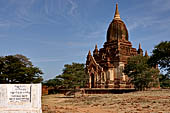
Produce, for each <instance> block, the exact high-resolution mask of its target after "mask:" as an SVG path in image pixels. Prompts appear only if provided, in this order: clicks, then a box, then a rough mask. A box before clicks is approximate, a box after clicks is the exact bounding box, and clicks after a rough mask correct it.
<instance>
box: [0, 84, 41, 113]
mask: <svg viewBox="0 0 170 113" xmlns="http://www.w3.org/2000/svg"><path fill="white" fill-rule="evenodd" d="M0 113H42V109H41V84H0Z"/></svg>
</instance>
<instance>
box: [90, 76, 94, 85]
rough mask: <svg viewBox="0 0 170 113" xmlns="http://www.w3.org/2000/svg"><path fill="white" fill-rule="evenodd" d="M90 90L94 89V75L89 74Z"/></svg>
mask: <svg viewBox="0 0 170 113" xmlns="http://www.w3.org/2000/svg"><path fill="white" fill-rule="evenodd" d="M91 88H94V74H91Z"/></svg>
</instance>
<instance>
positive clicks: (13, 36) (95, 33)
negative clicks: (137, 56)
mask: <svg viewBox="0 0 170 113" xmlns="http://www.w3.org/2000/svg"><path fill="white" fill-rule="evenodd" d="M116 2H118V4H119V12H120V16H121V18H122V20H123V21H124V22H125V24H126V26H127V29H128V31H129V39H130V41H131V42H132V44H133V47H135V48H138V45H139V42H140V43H141V45H142V49H143V50H144V51H145V50H148V53H149V54H151V51H152V49H153V48H154V46H155V45H156V44H158V43H159V42H160V41H165V40H168V41H170V36H169V35H170V13H169V12H170V0H121V1H120V0H0V55H1V56H5V55H14V54H23V55H25V56H27V57H28V58H30V60H31V61H32V62H33V64H34V65H35V66H38V67H39V68H40V69H42V70H43V72H44V75H43V77H44V79H45V80H47V79H50V78H54V77H55V76H56V75H58V74H60V73H62V69H63V67H64V64H70V63H72V62H79V63H85V61H86V56H87V53H88V51H89V50H91V51H93V49H94V47H95V44H97V45H98V48H101V47H102V46H103V44H104V42H105V41H106V31H107V28H108V26H109V24H110V22H111V21H112V19H113V16H114V11H115V5H116Z"/></svg>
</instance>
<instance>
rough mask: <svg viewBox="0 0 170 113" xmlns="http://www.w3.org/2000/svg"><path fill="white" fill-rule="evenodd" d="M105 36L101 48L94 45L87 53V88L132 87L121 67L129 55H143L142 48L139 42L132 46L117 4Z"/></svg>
mask: <svg viewBox="0 0 170 113" xmlns="http://www.w3.org/2000/svg"><path fill="white" fill-rule="evenodd" d="M106 38H107V39H106V42H105V43H104V45H103V48H101V49H98V48H97V45H96V46H95V49H94V51H93V55H92V53H91V52H90V51H89V53H88V55H87V61H86V68H87V72H88V75H89V84H88V88H132V87H133V85H132V84H130V78H128V76H127V75H125V74H124V73H123V69H124V67H125V65H126V64H127V59H128V58H129V57H131V56H136V55H143V50H142V49H141V45H140V44H139V48H138V49H136V48H133V47H132V43H131V42H130V41H129V36H128V30H127V28H126V25H125V24H124V22H123V21H122V19H121V18H120V15H119V11H118V4H116V11H115V15H114V19H113V20H112V22H111V23H110V25H109V28H108V30H107V35H106ZM145 55H147V52H146V53H145Z"/></svg>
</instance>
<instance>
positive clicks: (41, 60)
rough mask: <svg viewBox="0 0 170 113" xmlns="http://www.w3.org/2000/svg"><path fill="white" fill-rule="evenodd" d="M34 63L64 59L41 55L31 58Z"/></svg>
mask: <svg viewBox="0 0 170 113" xmlns="http://www.w3.org/2000/svg"><path fill="white" fill-rule="evenodd" d="M31 60H32V61H33V62H34V63H44V62H62V61H63V60H64V59H60V58H58V57H55V58H53V57H41V58H31Z"/></svg>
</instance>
